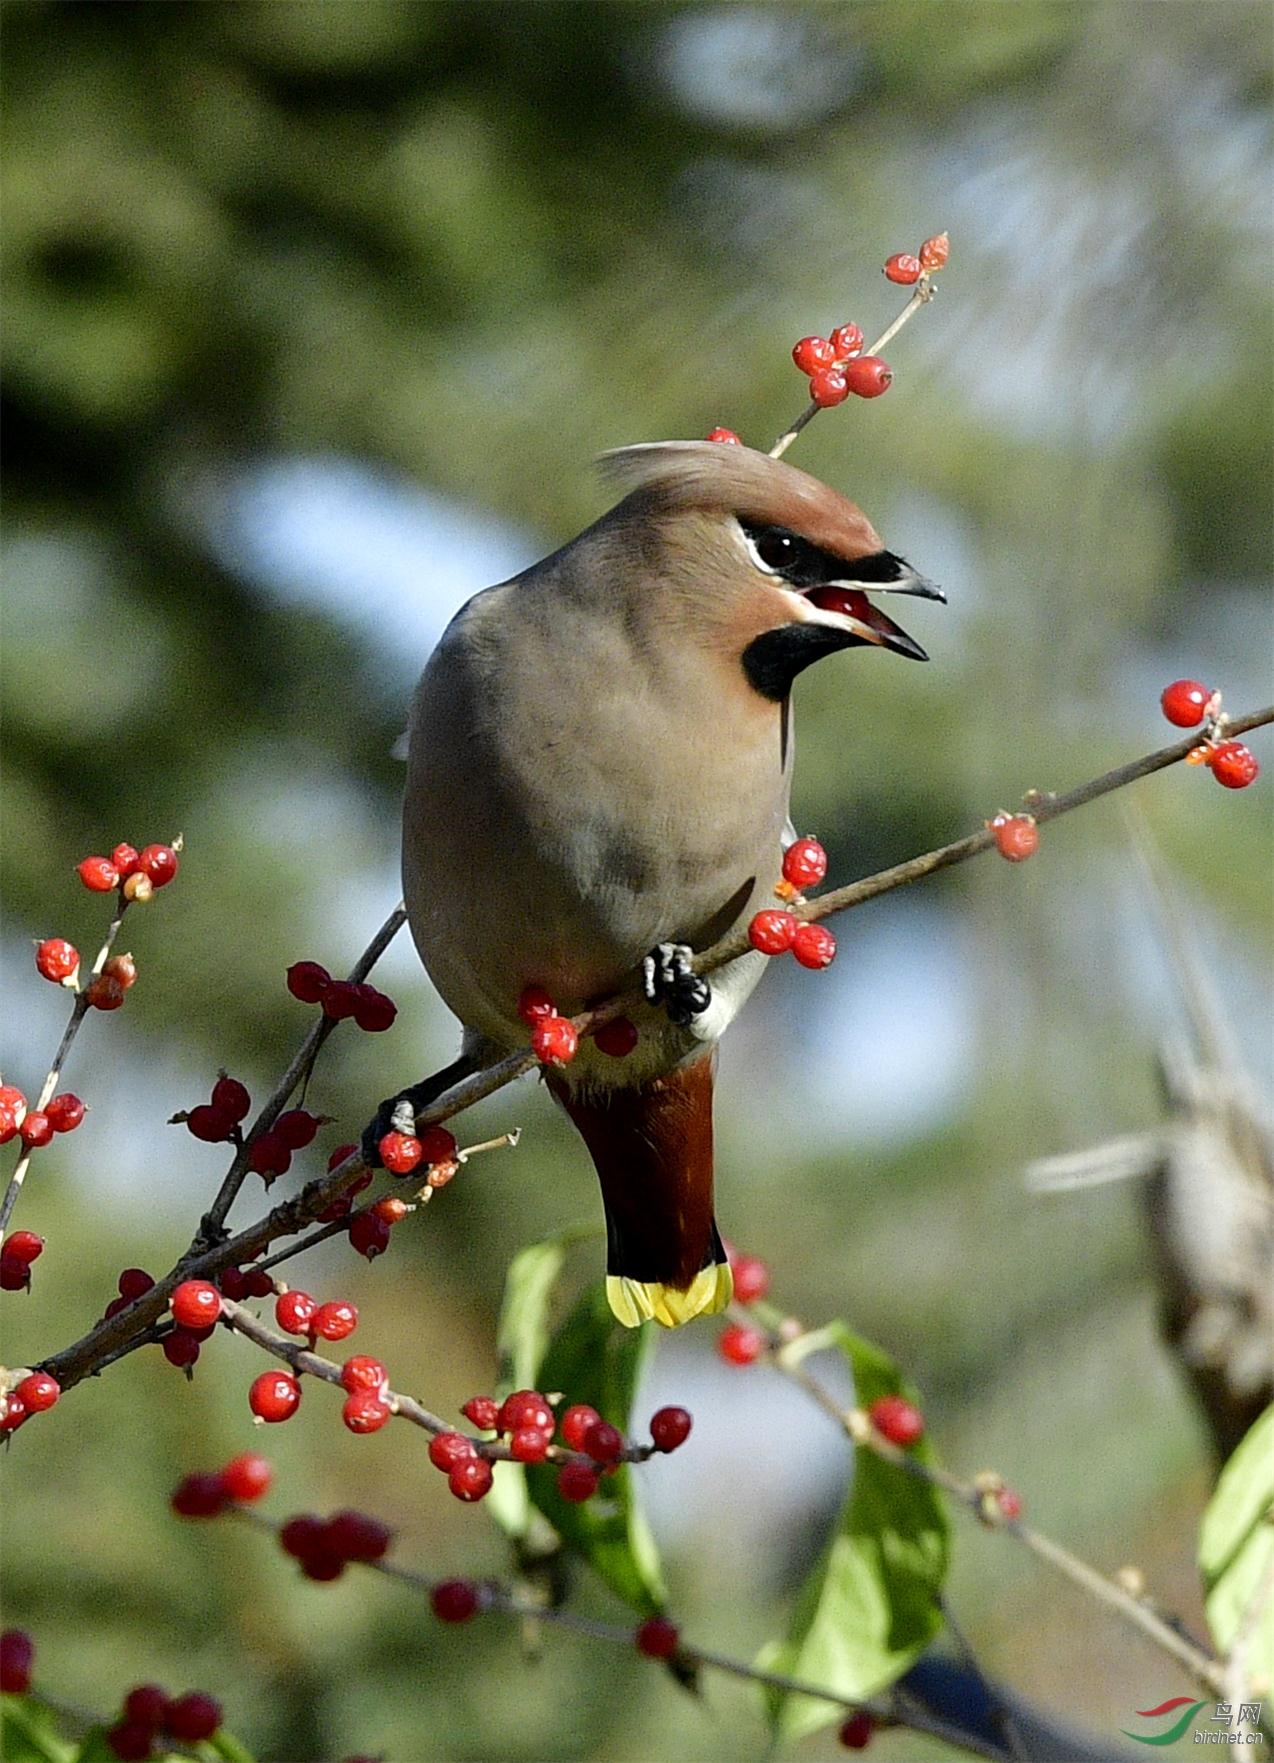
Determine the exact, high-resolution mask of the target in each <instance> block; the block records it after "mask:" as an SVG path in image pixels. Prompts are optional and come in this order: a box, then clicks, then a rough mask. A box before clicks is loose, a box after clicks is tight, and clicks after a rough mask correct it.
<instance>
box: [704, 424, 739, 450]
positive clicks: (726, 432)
mask: <svg viewBox="0 0 1274 1763" xmlns="http://www.w3.org/2000/svg"><path fill="white" fill-rule="evenodd" d="M703 438H704V440H705V441H721V442H723V443H724V444H725V445H726V446H727V447H741V446H742V445H743V442H742V441H741V440H740V439H739V437H738V435H736V434H735V432H734V430H733V429H720V428H717V429H709V430H708V432H707V434H706V435H705V436H704V437H703Z"/></svg>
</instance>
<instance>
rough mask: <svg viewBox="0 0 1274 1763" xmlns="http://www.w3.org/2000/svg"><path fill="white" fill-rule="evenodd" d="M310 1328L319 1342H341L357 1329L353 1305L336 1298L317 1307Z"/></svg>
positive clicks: (356, 1314)
mask: <svg viewBox="0 0 1274 1763" xmlns="http://www.w3.org/2000/svg"><path fill="white" fill-rule="evenodd" d="M310 1326H311V1327H312V1329H313V1331H314V1333H315V1334H316V1335H318V1336H319V1338H320V1339H321V1340H325V1341H343V1340H344V1339H345V1337H346V1336H347V1335H352V1334H353V1332H354V1330H355V1329H356V1328H357V1327H358V1311H357V1309H356V1308H355V1307H354V1305H353V1304H347V1303H346V1302H345V1301H344V1299H343V1298H337V1299H335V1300H334V1301H333V1302H331V1303H328V1304H320V1305H319V1307H318V1309H317V1310H316V1311H315V1312H314V1321H313V1323H312V1324H311V1325H310Z"/></svg>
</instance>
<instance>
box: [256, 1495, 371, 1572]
mask: <svg viewBox="0 0 1274 1763" xmlns="http://www.w3.org/2000/svg"><path fill="white" fill-rule="evenodd" d="M393 1536H394V1533H393V1531H391V1530H390V1528H389V1526H388V1525H387V1524H382V1523H381V1521H380V1519H379V1518H373V1517H372V1516H371V1515H370V1513H367V1512H356V1511H353V1510H351V1509H346V1510H344V1511H341V1512H334V1513H333V1514H332V1516H331V1517H330V1518H318V1517H316V1516H315V1515H314V1513H312V1512H301V1513H298V1514H297V1516H296V1517H295V1518H289V1519H288V1520H287V1521H286V1523H284V1524H282V1525H280V1526H279V1546H280V1547H281V1548H282V1550H283V1553H284V1554H285V1555H291V1557H292V1559H293V1560H294V1561H297V1562H299V1563H300V1567H301V1572H302V1573H303V1574H304V1575H305V1577H306V1578H307V1579H314V1580H319V1581H321V1582H326V1581H328V1580H333V1579H339V1578H340V1576H341V1574H342V1573H344V1571H345V1568H346V1566H347V1565H348V1563H349V1562H351V1561H360V1562H363V1563H367V1562H369V1561H379V1560H381V1559H382V1557H383V1556H384V1554H385V1552H386V1550H387V1549H388V1548H389V1545H390V1543H391V1542H392V1541H393Z"/></svg>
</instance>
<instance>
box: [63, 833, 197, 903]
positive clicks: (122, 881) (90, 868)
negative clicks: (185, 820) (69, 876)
mask: <svg viewBox="0 0 1274 1763" xmlns="http://www.w3.org/2000/svg"><path fill="white" fill-rule="evenodd" d="M178 844H180V840H179V841H178ZM76 872H77V874H78V875H79V878H80V880H81V881H82V882H83V883H84V886H85V887H86V888H88V889H89V891H90V892H91V893H94V894H109V893H112V892H113V891H114V890H115V889H116V888H118V889H119V890H120V892H121V893H122V894H123V896H124V898H125V899H126V900H128V901H130V902H135V903H136V904H138V905H142V904H144V903H145V902H146V901H147V900H149V899H150V897H151V895H152V894H153V893H154V891H155V889H156V888H162V887H166V886H167V885H168V883H169V882H170V881H171V880H172V879H173V877H174V876H175V875H176V873H177V851H176V849H175V848H174V847H173V846H172V845H143V847H142V849H141V850H140V851H138V850H136V849H135V848H134V847H133V846H132V845H116V847H115V849H114V850H113V851H112V852H111V854H110V856H109V857H85V858H84V859H83V861H82V862H80V863H78V864H77V865H76Z"/></svg>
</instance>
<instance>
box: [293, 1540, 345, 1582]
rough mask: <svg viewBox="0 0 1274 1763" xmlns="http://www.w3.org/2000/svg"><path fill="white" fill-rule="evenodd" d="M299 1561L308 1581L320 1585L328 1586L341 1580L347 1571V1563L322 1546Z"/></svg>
mask: <svg viewBox="0 0 1274 1763" xmlns="http://www.w3.org/2000/svg"><path fill="white" fill-rule="evenodd" d="M299 1560H300V1563H301V1572H302V1573H303V1574H304V1575H305V1577H306V1579H312V1580H314V1581H316V1582H317V1583H318V1584H320V1585H326V1584H327V1583H329V1582H330V1581H331V1580H334V1579H339V1578H340V1577H341V1575H342V1573H344V1571H345V1563H344V1561H342V1560H341V1557H340V1556H339V1555H334V1554H333V1553H332V1551H331V1550H330V1549H325V1548H323V1547H322V1546H321V1545H320V1546H319V1547H318V1548H317V1549H314V1550H313V1551H312V1552H311V1553H310V1554H308V1555H302V1556H300V1557H299Z"/></svg>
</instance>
